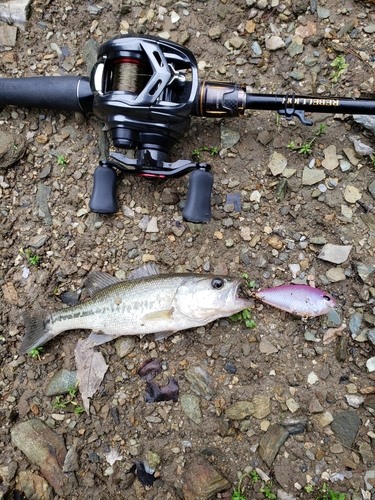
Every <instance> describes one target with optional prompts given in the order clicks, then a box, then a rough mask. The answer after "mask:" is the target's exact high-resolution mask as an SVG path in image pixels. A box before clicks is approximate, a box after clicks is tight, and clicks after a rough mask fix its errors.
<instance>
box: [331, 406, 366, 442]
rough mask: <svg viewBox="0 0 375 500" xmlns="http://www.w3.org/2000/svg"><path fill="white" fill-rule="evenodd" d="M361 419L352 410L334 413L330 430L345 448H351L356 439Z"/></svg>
mask: <svg viewBox="0 0 375 500" xmlns="http://www.w3.org/2000/svg"><path fill="white" fill-rule="evenodd" d="M360 425H361V419H360V418H359V416H358V415H357V412H355V411H354V410H344V411H341V412H339V413H336V415H335V416H334V419H333V421H332V423H331V428H332V430H333V432H334V434H335V436H336V438H337V439H338V440H339V441H340V443H341V444H342V445H343V446H344V447H345V448H349V449H350V448H352V445H353V443H354V440H355V438H356V435H357V432H358V429H359V426H360Z"/></svg>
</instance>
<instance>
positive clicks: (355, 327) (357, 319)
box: [349, 312, 363, 339]
mask: <svg viewBox="0 0 375 500" xmlns="http://www.w3.org/2000/svg"><path fill="white" fill-rule="evenodd" d="M362 319H363V314H362V313H360V312H355V313H354V314H352V315H351V316H350V319H349V330H350V333H351V336H352V338H353V339H355V338H356V336H357V335H358V334H359V330H360V328H361V324H362Z"/></svg>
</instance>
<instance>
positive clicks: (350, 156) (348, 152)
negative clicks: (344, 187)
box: [343, 148, 360, 166]
mask: <svg viewBox="0 0 375 500" xmlns="http://www.w3.org/2000/svg"><path fill="white" fill-rule="evenodd" d="M343 151H344V153H345V154H346V156H347V158H348V160H349V161H350V163H351V164H352V165H354V166H357V165H358V163H359V162H360V160H359V158H358V157H357V156H356V154H355V151H354V149H353V148H344V149H343Z"/></svg>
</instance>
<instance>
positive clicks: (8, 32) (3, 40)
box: [0, 3, 17, 47]
mask: <svg viewBox="0 0 375 500" xmlns="http://www.w3.org/2000/svg"><path fill="white" fill-rule="evenodd" d="M0 11H1V3H0ZM16 39H17V28H16V27H15V26H10V25H8V24H5V23H4V24H3V23H1V24H0V45H5V47H14V46H15V45H16Z"/></svg>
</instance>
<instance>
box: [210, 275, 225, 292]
mask: <svg viewBox="0 0 375 500" xmlns="http://www.w3.org/2000/svg"><path fill="white" fill-rule="evenodd" d="M211 286H212V288H214V289H215V290H220V289H221V288H223V286H224V280H223V278H213V279H212V281H211Z"/></svg>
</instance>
